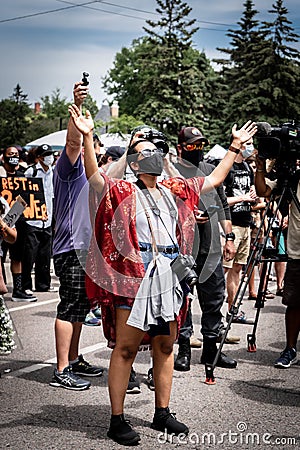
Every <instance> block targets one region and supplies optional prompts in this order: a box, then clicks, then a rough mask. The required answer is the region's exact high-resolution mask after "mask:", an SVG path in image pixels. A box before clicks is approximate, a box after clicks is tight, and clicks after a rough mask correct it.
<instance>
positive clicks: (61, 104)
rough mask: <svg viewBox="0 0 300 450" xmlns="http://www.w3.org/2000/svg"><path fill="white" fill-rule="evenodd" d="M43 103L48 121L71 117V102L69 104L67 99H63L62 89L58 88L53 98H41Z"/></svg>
mask: <svg viewBox="0 0 300 450" xmlns="http://www.w3.org/2000/svg"><path fill="white" fill-rule="evenodd" d="M41 102H42V111H43V113H44V114H46V116H47V117H48V119H56V118H59V117H61V118H63V117H69V113H68V106H69V104H70V102H67V98H66V97H64V98H61V92H60V89H58V88H56V89H55V90H54V91H53V92H52V94H51V96H50V97H49V95H46V96H45V97H41Z"/></svg>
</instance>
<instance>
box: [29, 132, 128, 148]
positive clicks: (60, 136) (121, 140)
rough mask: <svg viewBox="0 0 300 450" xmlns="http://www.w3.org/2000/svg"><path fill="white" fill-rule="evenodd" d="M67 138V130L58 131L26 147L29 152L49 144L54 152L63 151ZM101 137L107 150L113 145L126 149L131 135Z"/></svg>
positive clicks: (106, 135)
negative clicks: (33, 148)
mask: <svg viewBox="0 0 300 450" xmlns="http://www.w3.org/2000/svg"><path fill="white" fill-rule="evenodd" d="M66 137H67V130H61V131H56V132H55V133H51V134H47V135H46V136H43V137H41V138H39V139H35V140H34V141H32V142H29V143H28V144H26V146H25V147H26V148H27V149H28V150H29V149H30V148H32V147H37V146H38V145H43V144H48V145H51V147H52V148H53V150H62V149H63V148H64V146H65V144H66ZM99 137H100V140H101V142H102V143H103V144H104V147H106V148H107V147H110V146H112V145H118V146H120V147H126V146H127V144H128V142H129V138H130V134H121V133H105V134H100V136H99Z"/></svg>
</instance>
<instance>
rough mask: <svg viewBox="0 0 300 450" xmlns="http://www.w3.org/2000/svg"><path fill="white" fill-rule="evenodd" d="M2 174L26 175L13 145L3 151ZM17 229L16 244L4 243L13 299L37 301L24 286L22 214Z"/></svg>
mask: <svg viewBox="0 0 300 450" xmlns="http://www.w3.org/2000/svg"><path fill="white" fill-rule="evenodd" d="M0 176H2V177H24V172H23V171H21V170H20V169H19V151H18V149H17V148H16V147H15V146H14V145H12V146H9V147H7V148H6V149H5V150H4V152H3V163H2V165H1V166H0ZM15 227H16V230H17V240H16V242H15V243H14V244H8V243H6V242H3V243H2V248H3V261H5V256H6V253H7V250H9V256H10V260H11V264H10V269H11V273H12V278H13V293H12V301H14V302H35V301H36V300H37V298H36V296H34V295H33V294H26V293H25V292H24V290H23V287H22V258H23V250H24V239H25V234H26V232H25V227H26V222H25V218H24V216H23V215H22V216H21V217H20V218H19V219H18V220H17V222H16V224H15Z"/></svg>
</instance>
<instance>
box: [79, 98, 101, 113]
mask: <svg viewBox="0 0 300 450" xmlns="http://www.w3.org/2000/svg"><path fill="white" fill-rule="evenodd" d="M82 109H83V112H84V113H85V111H86V110H87V109H88V110H89V111H90V113H91V115H92V117H95V116H96V114H97V112H98V106H97V103H96V101H95V100H94V99H93V97H92V96H91V95H90V94H88V95H87V96H86V98H85V100H84V102H83V108H82Z"/></svg>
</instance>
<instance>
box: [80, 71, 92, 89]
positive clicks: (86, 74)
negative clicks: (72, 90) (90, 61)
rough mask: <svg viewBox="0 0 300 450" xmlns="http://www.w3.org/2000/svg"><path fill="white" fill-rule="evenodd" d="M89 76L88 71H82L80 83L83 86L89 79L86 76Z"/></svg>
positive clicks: (87, 83) (86, 84)
mask: <svg viewBox="0 0 300 450" xmlns="http://www.w3.org/2000/svg"><path fill="white" fill-rule="evenodd" d="M89 76H90V74H89V73H87V72H83V74H82V80H81V81H82V84H83V86H88V85H89V80H88V77H89Z"/></svg>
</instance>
